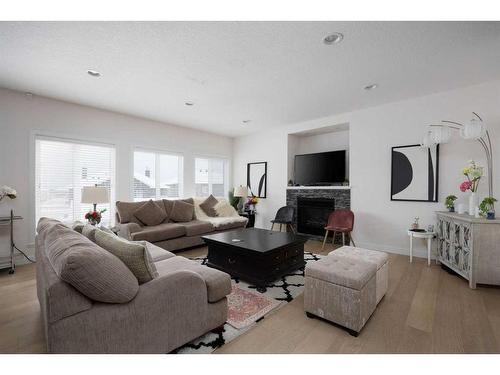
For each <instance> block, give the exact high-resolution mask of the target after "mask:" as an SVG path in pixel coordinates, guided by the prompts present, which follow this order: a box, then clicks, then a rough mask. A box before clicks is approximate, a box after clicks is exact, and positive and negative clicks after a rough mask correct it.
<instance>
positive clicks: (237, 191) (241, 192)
mask: <svg viewBox="0 0 500 375" xmlns="http://www.w3.org/2000/svg"><path fill="white" fill-rule="evenodd" d="M247 195H248V189H247V187H246V186H236V187H235V188H234V196H235V197H246V196H247Z"/></svg>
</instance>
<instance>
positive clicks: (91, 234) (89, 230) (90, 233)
mask: <svg viewBox="0 0 500 375" xmlns="http://www.w3.org/2000/svg"><path fill="white" fill-rule="evenodd" d="M98 230H99V228H97V227H96V226H95V225H91V224H85V226H84V227H83V229H82V234H83V235H84V236H85V237H87V238H88V239H89V240H91V241H92V242H93V243H95V234H96V232H97V231H98Z"/></svg>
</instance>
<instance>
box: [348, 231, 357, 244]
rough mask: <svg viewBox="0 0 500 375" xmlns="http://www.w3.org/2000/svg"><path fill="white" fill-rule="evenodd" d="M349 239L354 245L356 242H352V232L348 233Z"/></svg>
mask: <svg viewBox="0 0 500 375" xmlns="http://www.w3.org/2000/svg"><path fill="white" fill-rule="evenodd" d="M349 240H350V242H352V244H353V246H354V247H356V244H355V243H354V239H353V238H352V232H350V233H349Z"/></svg>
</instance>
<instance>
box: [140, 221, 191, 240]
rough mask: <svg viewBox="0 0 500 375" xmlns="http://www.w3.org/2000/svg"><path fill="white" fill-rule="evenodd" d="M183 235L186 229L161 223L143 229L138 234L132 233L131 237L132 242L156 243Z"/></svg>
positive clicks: (177, 225)
mask: <svg viewBox="0 0 500 375" xmlns="http://www.w3.org/2000/svg"><path fill="white" fill-rule="evenodd" d="M185 235H186V229H185V228H184V227H183V226H181V225H179V224H175V223H163V224H159V225H155V226H154V227H143V228H142V230H141V231H140V232H134V233H132V234H131V237H132V240H133V241H140V240H145V241H149V242H158V241H163V240H169V239H171V238H177V237H182V236H185Z"/></svg>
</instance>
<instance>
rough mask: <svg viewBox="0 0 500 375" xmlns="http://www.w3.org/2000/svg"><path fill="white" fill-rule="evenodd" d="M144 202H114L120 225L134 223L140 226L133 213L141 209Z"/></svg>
mask: <svg viewBox="0 0 500 375" xmlns="http://www.w3.org/2000/svg"><path fill="white" fill-rule="evenodd" d="M143 204H144V202H120V201H117V202H116V213H117V214H118V219H119V221H120V223H121V224H126V223H136V224H139V225H141V226H142V223H141V221H140V220H139V219H137V218H136V217H135V216H134V211H135V210H137V209H138V208H139V207H141V206H142V205H143Z"/></svg>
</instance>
